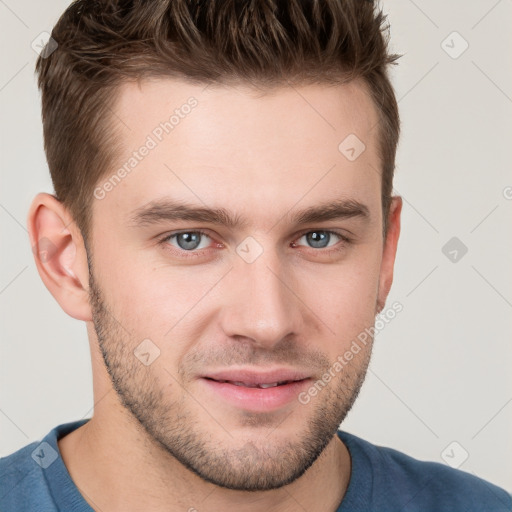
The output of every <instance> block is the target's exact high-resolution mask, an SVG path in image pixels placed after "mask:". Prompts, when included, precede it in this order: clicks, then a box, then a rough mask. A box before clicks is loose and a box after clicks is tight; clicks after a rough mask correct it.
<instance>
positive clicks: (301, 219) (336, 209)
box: [129, 199, 370, 229]
mask: <svg viewBox="0 0 512 512" xmlns="http://www.w3.org/2000/svg"><path fill="white" fill-rule="evenodd" d="M286 216H287V217H288V219H289V220H290V222H291V223H292V224H297V225H302V224H310V223H313V222H325V221H328V220H335V219H349V218H353V217H359V218H361V219H362V220H365V221H368V220H369V219H370V211H369V209H368V207H367V206H366V205H364V204H363V203H361V202H359V201H356V200H355V199H342V200H338V201H333V202H329V203H324V204H320V205H315V206H310V207H309V208H306V209H304V210H300V211H298V212H295V213H293V214H292V215H290V214H287V215H286ZM176 220H184V221H193V222H206V223H209V224H216V225H221V226H225V227H227V228H231V229H234V228H244V227H246V226H247V225H248V220H247V219H244V218H243V217H241V216H240V215H234V214H232V213H231V212H229V210H226V209H225V208H205V207H202V206H199V205H194V204H190V203H187V202H183V201H177V200H172V199H160V200H156V201H151V202H149V203H148V204H146V205H144V206H142V207H140V208H137V209H135V210H134V211H132V212H131V215H130V221H129V222H130V225H131V226H133V227H141V226H147V225H151V224H157V223H159V222H165V221H176Z"/></svg>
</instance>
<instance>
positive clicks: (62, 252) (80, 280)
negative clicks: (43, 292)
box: [27, 193, 92, 321]
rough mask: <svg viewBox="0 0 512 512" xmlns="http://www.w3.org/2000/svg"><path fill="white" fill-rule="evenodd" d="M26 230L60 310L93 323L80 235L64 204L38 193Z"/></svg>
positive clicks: (37, 262)
mask: <svg viewBox="0 0 512 512" xmlns="http://www.w3.org/2000/svg"><path fill="white" fill-rule="evenodd" d="M27 227H28V233H29V237H30V245H31V247H32V252H33V253H34V258H35V262H36V266H37V270H38V272H39V275H40V276H41V279H42V280H43V282H44V284H45V286H46V288H48V290H49V292H50V293H51V294H52V295H53V297H54V298H55V300H56V301H57V302H58V303H59V304H60V306H61V308H62V309H63V310H64V311H65V312H66V313H67V314H68V315H70V316H72V317H73V318H76V319H78V320H84V321H89V320H92V315H91V308H90V306H89V293H88V290H89V266H88V263H87V253H86V251H85V245H84V242H83V238H82V234H81V232H80V230H79V229H78V228H77V226H76V224H75V222H74V220H73V218H72V217H71V215H70V213H69V212H68V210H67V209H66V208H65V207H64V205H63V204H62V203H61V202H60V201H59V200H58V199H57V198H56V197H54V196H52V195H50V194H46V193H40V194H37V196H36V197H35V198H34V199H33V201H32V203H31V205H30V209H29V213H28V217H27Z"/></svg>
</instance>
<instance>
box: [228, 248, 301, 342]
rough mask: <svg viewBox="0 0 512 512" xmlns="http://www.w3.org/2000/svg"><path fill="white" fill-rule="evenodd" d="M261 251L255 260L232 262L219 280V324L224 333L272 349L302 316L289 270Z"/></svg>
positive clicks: (298, 324)
mask: <svg viewBox="0 0 512 512" xmlns="http://www.w3.org/2000/svg"><path fill="white" fill-rule="evenodd" d="M285 268H286V267H284V266H283V265H282V264H281V263H280V262H279V259H278V258H277V257H273V256H272V255H268V252H265V253H264V254H263V255H261V256H260V257H259V258H258V259H257V260H256V261H254V262H252V263H247V262H245V261H243V260H239V261H236V262H235V265H234V267H233V269H232V270H231V272H229V274H228V276H227V277H228V279H227V280H226V282H224V283H223V286H224V291H223V297H225V298H226V300H225V301H223V307H222V309H221V312H220V315H221V327H222V329H223V331H224V333H225V334H226V336H229V337H234V338H237V340H240V339H246V340H249V341H251V343H253V344H254V345H258V346H259V347H261V348H266V349H272V348H274V347H275V346H276V345H278V344H279V343H280V342H282V341H283V340H285V338H287V337H289V336H292V335H297V334H299V332H300V330H301V325H302V322H303V317H302V314H301V304H302V303H301V301H300V300H299V298H298V297H297V296H296V292H295V291H294V288H296V286H294V280H293V277H292V275H291V272H290V271H289V270H288V271H286V270H285Z"/></svg>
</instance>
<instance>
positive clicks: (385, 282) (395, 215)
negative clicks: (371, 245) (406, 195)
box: [377, 196, 402, 313]
mask: <svg viewBox="0 0 512 512" xmlns="http://www.w3.org/2000/svg"><path fill="white" fill-rule="evenodd" d="M401 213H402V198H401V197H400V196H393V197H392V198H391V205H390V207H389V216H388V232H387V235H386V240H384V247H383V250H382V262H381V267H380V277H379V291H378V296H377V313H380V312H381V311H382V310H383V309H384V306H385V304H386V299H387V296H388V294H389V290H390V289H391V285H392V284H393V269H394V265H395V256H396V250H397V245H398V238H399V236H400V215H401Z"/></svg>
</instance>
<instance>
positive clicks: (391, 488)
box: [0, 419, 512, 512]
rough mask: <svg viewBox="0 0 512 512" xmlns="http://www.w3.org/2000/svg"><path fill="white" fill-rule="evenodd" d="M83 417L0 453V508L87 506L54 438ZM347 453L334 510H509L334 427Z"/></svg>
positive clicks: (442, 473)
mask: <svg viewBox="0 0 512 512" xmlns="http://www.w3.org/2000/svg"><path fill="white" fill-rule="evenodd" d="M87 421H88V419H84V420H79V421H74V422H71V423H65V424H63V425H59V426H58V427H55V428H54V429H53V430H51V431H50V432H49V433H48V434H47V435H46V436H45V437H44V438H43V439H42V440H41V441H35V442H33V443H31V444H29V445H27V446H25V447H23V448H21V449H20V450H18V451H16V452H14V453H12V454H11V455H8V456H7V457H3V458H1V459H0V510H1V511H2V512H13V511H16V512H25V511H30V512H53V511H65V512H72V511H73V512H74V511H76V512H91V511H92V510H93V509H92V508H91V507H90V506H89V505H88V503H87V502H86V501H85V499H84V498H83V497H82V495H81V494H80V491H79V490H78V488H77V487H76V485H75V484H74V482H73V480H71V477H70V475H69V473H68V470H67V469H66V466H65V465H64V463H63V461H62V458H61V456H60V452H59V447H58V445H57V440H58V439H60V438H61V437H63V436H65V435H66V434H68V433H69V432H72V431H73V430H75V429H76V428H78V427H80V426H81V425H83V424H84V423H85V422H87ZM338 435H339V437H340V438H341V440H342V441H343V442H344V443H345V446H346V447H347V448H348V450H349V452H350V456H351V459H352V473H351V475H350V482H349V485H348V488H347V491H346V493H345V496H344V498H343V502H342V503H341V504H340V506H339V508H338V510H337V512H359V511H361V512H363V511H364V512H371V511H378V512H387V511H389V512H391V511H393V512H397V511H401V512H442V511H446V512H448V511H449V512H459V511H460V512H484V511H489V512H490V511H492V512H511V511H512V497H511V496H510V495H509V494H508V493H507V492H506V491H505V490H503V489H501V488H500V487H497V486H495V485H493V484H491V483H489V482H487V481H485V480H482V479H481V478H478V477H476V476H474V475H471V474H469V473H466V472H464V471H460V470H458V469H452V468H450V467H448V466H445V465H444V464H440V463H437V462H424V461H419V460H417V459H414V458H412V457H409V456H408V455H405V454H403V453H401V452H399V451H397V450H393V449H392V448H386V447H382V446H377V445H374V444H371V443H369V442H368V441H365V440H364V439H361V438H359V437H357V436H355V435H353V434H349V433H348V432H343V431H338Z"/></svg>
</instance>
